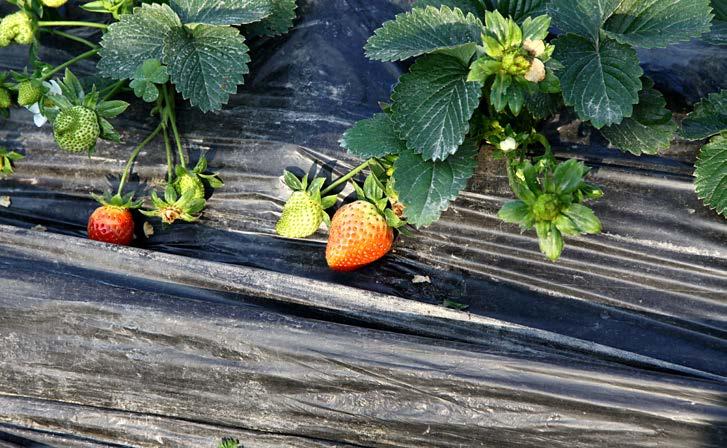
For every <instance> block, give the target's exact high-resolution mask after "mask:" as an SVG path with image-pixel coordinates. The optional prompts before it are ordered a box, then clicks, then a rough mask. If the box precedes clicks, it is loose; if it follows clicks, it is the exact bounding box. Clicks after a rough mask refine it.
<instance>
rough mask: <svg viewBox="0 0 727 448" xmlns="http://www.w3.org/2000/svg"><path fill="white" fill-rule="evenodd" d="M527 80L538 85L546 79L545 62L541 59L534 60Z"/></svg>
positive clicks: (526, 77) (526, 74)
mask: <svg viewBox="0 0 727 448" xmlns="http://www.w3.org/2000/svg"><path fill="white" fill-rule="evenodd" d="M525 79H526V80H528V81H530V82H534V83H538V82H540V81H542V80H544V79H545V64H543V61H541V60H540V59H533V62H532V63H531V64H530V69H529V70H528V72H527V73H525Z"/></svg>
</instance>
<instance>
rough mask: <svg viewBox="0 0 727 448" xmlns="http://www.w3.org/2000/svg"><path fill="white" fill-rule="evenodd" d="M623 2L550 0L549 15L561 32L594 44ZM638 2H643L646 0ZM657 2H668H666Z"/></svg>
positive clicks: (615, 0) (618, 0)
mask: <svg viewBox="0 0 727 448" xmlns="http://www.w3.org/2000/svg"><path fill="white" fill-rule="evenodd" d="M623 1H624V0H550V3H549V4H548V14H549V15H550V16H551V17H552V18H553V24H554V25H555V26H556V27H558V29H560V31H562V32H564V33H575V34H578V35H580V36H587V37H589V38H590V39H591V40H592V41H593V42H598V40H599V34H600V32H601V27H602V26H603V24H604V23H605V22H606V19H608V18H609V17H611V14H613V12H614V11H615V10H616V8H618V6H619V5H620V4H621V3H622V2H623ZM628 1H633V0H628ZM636 1H638V2H643V1H644V0H636ZM657 1H664V2H666V0H657ZM556 49H557V46H556Z"/></svg>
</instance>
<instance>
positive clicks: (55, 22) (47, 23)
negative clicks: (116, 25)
mask: <svg viewBox="0 0 727 448" xmlns="http://www.w3.org/2000/svg"><path fill="white" fill-rule="evenodd" d="M38 26H39V27H49V26H85V27H89V28H99V29H102V30H106V29H108V27H109V26H108V25H106V24H103V23H95V22H83V21H80V20H40V21H38Z"/></svg>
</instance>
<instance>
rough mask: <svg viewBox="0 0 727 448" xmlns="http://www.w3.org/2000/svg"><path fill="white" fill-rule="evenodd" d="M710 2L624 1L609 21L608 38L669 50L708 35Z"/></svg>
mask: <svg viewBox="0 0 727 448" xmlns="http://www.w3.org/2000/svg"><path fill="white" fill-rule="evenodd" d="M711 19H712V16H711V14H710V5H709V0H668V1H667V0H658V1H654V0H624V1H622V2H621V4H620V5H619V7H618V8H616V10H615V11H614V13H613V15H612V16H611V17H610V18H609V19H608V20H607V21H606V23H605V25H604V29H605V30H606V34H608V35H609V36H611V37H613V38H614V39H616V40H618V41H619V42H621V43H625V44H629V45H633V46H636V47H642V48H654V47H666V46H667V45H671V44H674V43H677V42H682V41H688V40H690V39H692V38H694V37H698V36H700V35H702V34H704V33H706V32H708V31H709V24H710V22H711Z"/></svg>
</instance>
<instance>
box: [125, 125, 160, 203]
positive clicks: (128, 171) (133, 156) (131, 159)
mask: <svg viewBox="0 0 727 448" xmlns="http://www.w3.org/2000/svg"><path fill="white" fill-rule="evenodd" d="M162 126H163V123H159V126H157V127H156V129H154V131H152V133H151V134H149V135H148V136H147V137H146V138H145V139H144V140H143V141H142V142H141V143H139V144H138V145H137V147H136V148H134V150H133V151H132V152H131V156H130V157H129V160H128V161H127V162H126V168H124V174H123V175H122V176H121V182H119V189H118V191H117V192H116V193H117V194H118V195H119V196H120V195H121V193H122V192H123V191H124V187H125V186H126V181H127V180H129V175H131V167H132V166H133V165H134V160H136V157H137V156H138V155H139V153H140V152H141V150H142V148H144V146H146V145H147V143H149V142H150V141H152V139H153V138H154V137H156V136H157V134H159V131H161V130H162Z"/></svg>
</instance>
